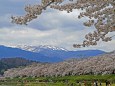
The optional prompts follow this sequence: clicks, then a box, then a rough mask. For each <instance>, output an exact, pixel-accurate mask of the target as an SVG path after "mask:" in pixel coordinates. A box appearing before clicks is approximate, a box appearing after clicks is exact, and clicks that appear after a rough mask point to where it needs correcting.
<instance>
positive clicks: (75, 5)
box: [11, 0, 115, 48]
mask: <svg viewBox="0 0 115 86" xmlns="http://www.w3.org/2000/svg"><path fill="white" fill-rule="evenodd" d="M47 7H50V8H52V9H57V10H59V11H67V13H70V12H72V11H73V9H80V10H83V12H81V13H80V14H79V15H78V18H79V19H81V18H82V17H87V18H88V20H87V21H86V22H84V23H83V25H85V26H87V27H91V26H94V27H95V29H96V30H95V31H94V32H92V33H88V34H86V35H85V40H84V41H83V43H82V44H73V47H75V48H80V47H86V46H90V45H92V46H93V45H97V42H98V41H100V40H102V41H104V42H108V41H111V40H112V37H113V36H111V37H108V36H107V34H108V33H111V32H114V31H115V0H41V3H40V4H38V5H28V6H25V11H26V14H25V15H24V16H18V17H14V16H12V17H11V18H12V23H16V24H20V25H22V24H25V25H27V23H28V22H30V21H32V20H33V19H36V18H37V17H38V16H39V15H41V14H42V12H43V10H46V9H47Z"/></svg>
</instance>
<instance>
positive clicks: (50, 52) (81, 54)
mask: <svg viewBox="0 0 115 86" xmlns="http://www.w3.org/2000/svg"><path fill="white" fill-rule="evenodd" d="M26 49H30V50H32V49H33V50H34V49H36V51H35V52H33V50H32V51H30V50H24V49H22V48H16V47H6V46H3V45H1V46H0V52H1V53H0V58H10V57H22V58H26V59H28V60H33V61H40V62H60V61H64V60H66V59H70V58H87V57H91V56H97V55H101V54H104V53H106V52H104V51H101V50H82V51H68V50H65V49H62V48H61V49H59V48H55V50H54V49H52V48H51V47H50V48H39V47H38V46H34V47H33V46H31V47H30V48H26ZM56 49H57V50H56Z"/></svg>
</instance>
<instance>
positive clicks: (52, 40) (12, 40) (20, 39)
mask: <svg viewBox="0 0 115 86" xmlns="http://www.w3.org/2000/svg"><path fill="white" fill-rule="evenodd" d="M91 31H93V29H84V30H78V31H77V30H76V31H72V32H63V31H61V30H59V29H53V30H48V31H40V30H36V29H33V28H28V27H23V28H21V29H19V27H18V28H16V27H11V28H2V29H0V33H1V34H0V40H1V41H0V44H4V45H19V44H22V45H53V46H58V47H64V48H67V49H69V50H83V49H101V50H105V51H112V50H114V49H115V46H114V44H115V39H114V40H113V41H111V42H108V43H104V42H99V44H98V45H97V46H94V47H87V48H81V49H74V48H73V47H72V45H73V44H74V43H81V42H82V40H83V39H84V35H85V34H86V33H88V32H91Z"/></svg>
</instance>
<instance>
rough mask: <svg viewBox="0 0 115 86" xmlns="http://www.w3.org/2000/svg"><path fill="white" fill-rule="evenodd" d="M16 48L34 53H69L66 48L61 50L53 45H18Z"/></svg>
mask: <svg viewBox="0 0 115 86" xmlns="http://www.w3.org/2000/svg"><path fill="white" fill-rule="evenodd" d="M14 47H15V48H20V49H23V50H26V51H32V52H40V51H43V50H59V51H60V50H62V51H68V50H67V49H64V48H59V47H56V46H51V45H40V46H28V45H17V46H14Z"/></svg>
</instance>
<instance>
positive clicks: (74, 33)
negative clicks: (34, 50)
mask: <svg viewBox="0 0 115 86" xmlns="http://www.w3.org/2000/svg"><path fill="white" fill-rule="evenodd" d="M39 1H40V0H0V45H6V46H15V45H52V46H57V47H63V48H66V49H68V50H84V49H85V50H86V49H100V50H104V51H112V50H115V38H113V40H112V41H111V42H108V43H103V42H99V43H98V45H97V46H91V47H87V48H80V49H76V48H73V47H72V45H73V44H75V43H82V41H83V40H84V36H85V34H87V33H88V32H93V31H94V30H95V29H94V28H93V27H91V28H86V27H84V26H83V25H82V23H83V21H86V18H83V19H81V20H79V19H77V15H78V14H79V13H80V10H74V12H72V13H69V14H68V13H67V12H65V11H62V12H60V11H57V10H54V9H49V8H48V9H47V10H45V11H44V12H43V13H42V15H40V16H39V18H38V19H35V20H33V21H32V22H30V23H29V24H28V25H27V26H24V25H22V26H20V25H16V24H12V23H11V19H10V17H11V16H12V15H14V16H15V15H24V14H25V11H24V7H25V5H28V4H30V3H31V4H37V3H39ZM113 34H115V33H111V34H110V35H113Z"/></svg>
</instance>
